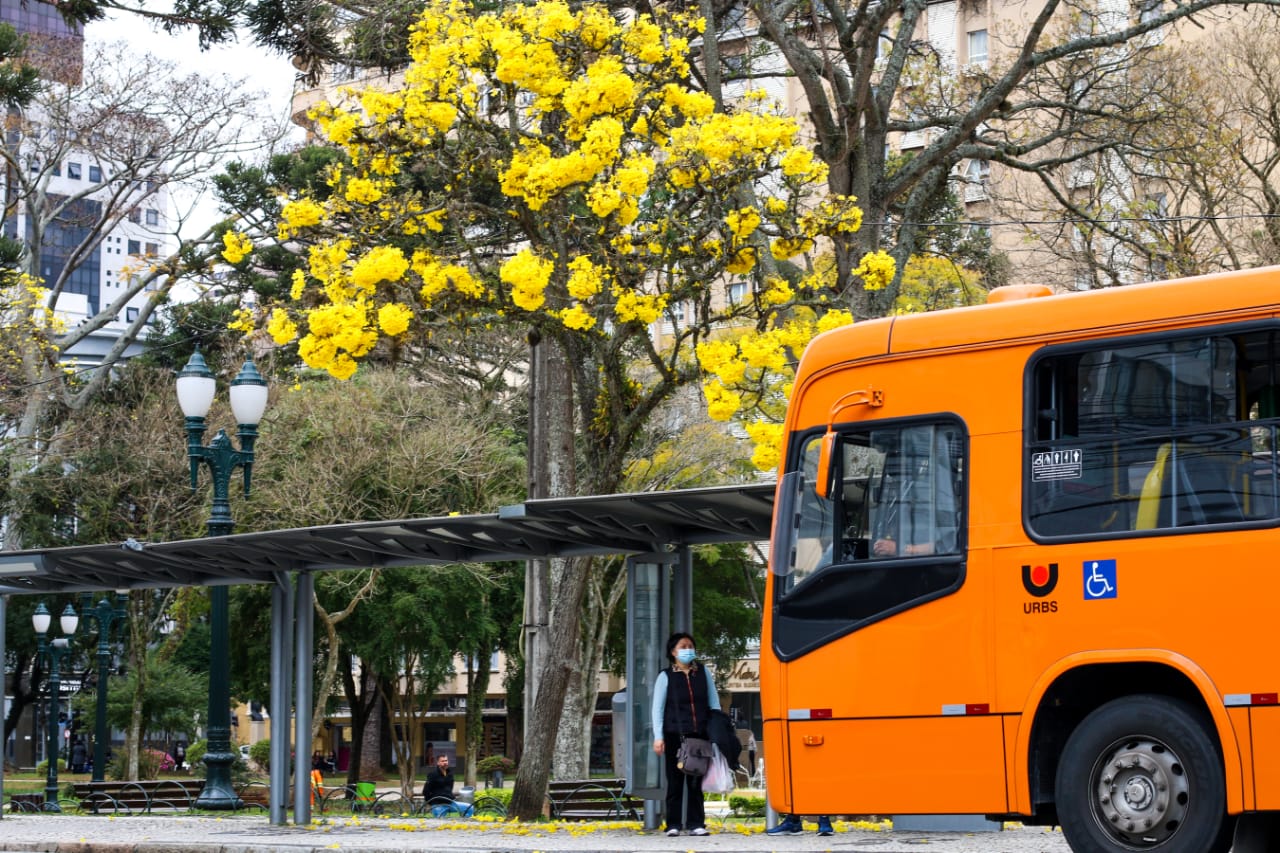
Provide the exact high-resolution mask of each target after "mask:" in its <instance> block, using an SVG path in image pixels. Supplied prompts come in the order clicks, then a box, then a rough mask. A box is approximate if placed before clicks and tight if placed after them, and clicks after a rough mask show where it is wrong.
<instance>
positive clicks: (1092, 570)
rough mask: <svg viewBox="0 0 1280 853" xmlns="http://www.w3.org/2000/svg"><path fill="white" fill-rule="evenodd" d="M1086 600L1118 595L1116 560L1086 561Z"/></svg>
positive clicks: (1084, 573)
mask: <svg viewBox="0 0 1280 853" xmlns="http://www.w3.org/2000/svg"><path fill="white" fill-rule="evenodd" d="M1083 575H1084V600H1085V601H1097V600H1099V599H1103V598H1115V597H1116V586H1117V583H1116V561H1115V560H1085V561H1084V572H1083Z"/></svg>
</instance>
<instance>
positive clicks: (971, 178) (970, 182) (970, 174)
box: [964, 160, 991, 201]
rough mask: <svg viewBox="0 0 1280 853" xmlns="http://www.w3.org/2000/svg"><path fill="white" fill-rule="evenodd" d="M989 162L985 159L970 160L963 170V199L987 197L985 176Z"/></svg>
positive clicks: (988, 171)
mask: <svg viewBox="0 0 1280 853" xmlns="http://www.w3.org/2000/svg"><path fill="white" fill-rule="evenodd" d="M989 177H991V164H990V163H989V162H988V161H986V160H970V161H969V165H968V166H966V167H965V170H964V200H965V201H982V200H983V199H985V198H986V197H987V178H989Z"/></svg>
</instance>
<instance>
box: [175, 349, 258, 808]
mask: <svg viewBox="0 0 1280 853" xmlns="http://www.w3.org/2000/svg"><path fill="white" fill-rule="evenodd" d="M177 386H178V405H179V406H181V407H182V414H183V415H185V416H186V430H187V458H188V459H189V460H190V462H191V490H192V491H193V492H194V491H195V489H196V486H197V485H198V479H199V473H200V466H201V465H202V464H203V465H206V466H208V468H209V475H210V477H211V478H212V479H213V513H212V515H210V516H209V535H210V536H229V535H231V531H232V530H233V529H234V527H235V523H234V522H233V521H232V520H231V502H230V500H229V499H228V493H229V491H230V483H231V475H232V473H234V472H235V469H236V468H242V469H244V496H245V497H246V498H248V497H249V484H250V476H251V472H252V470H253V444H254V441H255V440H256V439H257V437H258V422H259V421H261V420H262V413H263V412H264V411H265V410H266V408H267V381H266V380H265V379H263V378H262V374H261V373H259V372H258V369H257V368H256V367H254V365H253V362H252V361H251V360H246V361H245V363H244V366H243V367H242V368H240V373H239V375H237V376H236V378H235V379H234V380H233V381H232V383H231V411H232V412H233V413H234V414H235V418H236V423H237V424H239V427H238V436H239V439H240V449H239V450H236V449H235V448H234V447H233V446H232V444H231V439H230V438H229V437H228V436H227V433H226V430H218V434H217V435H215V436H214V437H213V440H212V441H210V442H209V445H208V446H207V447H206V446H205V445H204V432H205V421H204V419H205V416H206V415H207V414H208V413H209V407H210V406H212V405H213V395H214V391H215V389H216V383H215V382H214V379H213V374H212V373H210V372H209V367H208V365H206V364H205V362H204V356H202V355H201V354H200V351H199V350H196V352H195V353H194V354H193V355H192V356H191V360H190V361H188V362H187V365H186V367H184V368H182V371H181V372H180V373H179V374H178V382H177ZM227 610H228V608H227V588H226V586H224V585H222V584H219V585H216V586H214V587H213V588H212V589H211V590H210V593H209V713H208V725H207V729H206V734H207V737H208V741H207V742H208V750H207V751H206V752H205V754H204V763H205V767H206V769H207V773H206V777H205V783H204V790H203V791H201V792H200V796H199V797H197V798H196V802H195V805H196V807H197V808H201V809H222V810H229V809H237V808H240V806H241V805H242V803H241V801H240V798H239V797H237V796H236V793H235V790H234V789H233V788H232V786H231V764H232V762H234V761H235V758H236V756H235V754H234V753H233V752H232V751H231V686H230V677H229V674H228V665H227V621H228V614H227Z"/></svg>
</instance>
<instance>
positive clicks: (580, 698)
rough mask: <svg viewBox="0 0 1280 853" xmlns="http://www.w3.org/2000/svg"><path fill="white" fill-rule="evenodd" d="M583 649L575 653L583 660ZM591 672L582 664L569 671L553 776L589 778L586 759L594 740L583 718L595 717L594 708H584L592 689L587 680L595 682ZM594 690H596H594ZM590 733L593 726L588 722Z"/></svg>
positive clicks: (552, 763)
mask: <svg viewBox="0 0 1280 853" xmlns="http://www.w3.org/2000/svg"><path fill="white" fill-rule="evenodd" d="M581 658H582V655H581V653H578V654H575V655H574V659H575V660H581ZM590 675H591V673H588V672H585V671H584V670H583V669H582V668H580V667H574V669H573V671H572V672H571V673H570V674H569V683H568V685H567V686H566V688H565V697H564V706H563V707H562V708H561V711H560V736H559V737H557V738H556V746H555V755H554V756H553V758H552V762H551V778H552V779H586V778H587V777H588V776H589V775H590V774H588V773H587V763H586V761H585V760H584V758H585V756H586V754H587V749H588V747H589V744H590V740H589V738H587V737H584V726H583V719H584V717H585V718H586V719H588V720H589V719H590V718H591V713H590V709H588V708H584V706H583V702H584V701H585V698H584V693H585V691H586V690H588V687H587V682H588V681H591V682H593V684H592V686H593V687H594V681H595V679H594V678H591V677H589V676H590ZM592 692H593V693H594V691H592ZM585 730H586V733H587V734H589V733H590V731H591V726H590V724H589V723H588V724H587V725H586V726H585Z"/></svg>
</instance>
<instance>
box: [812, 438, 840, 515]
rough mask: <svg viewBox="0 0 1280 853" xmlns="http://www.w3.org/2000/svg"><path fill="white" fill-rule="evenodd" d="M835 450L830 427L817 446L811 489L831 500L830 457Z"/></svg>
mask: <svg viewBox="0 0 1280 853" xmlns="http://www.w3.org/2000/svg"><path fill="white" fill-rule="evenodd" d="M835 452H836V433H835V430H833V429H831V428H830V427H828V428H827V432H826V435H824V436H822V444H821V445H820V446H819V447H818V471H817V476H816V477H815V479H814V481H813V490H814V491H815V492H817V494H818V497H820V498H822V499H823V500H831V491H832V490H831V457H832V456H833V455H834V454H835Z"/></svg>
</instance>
